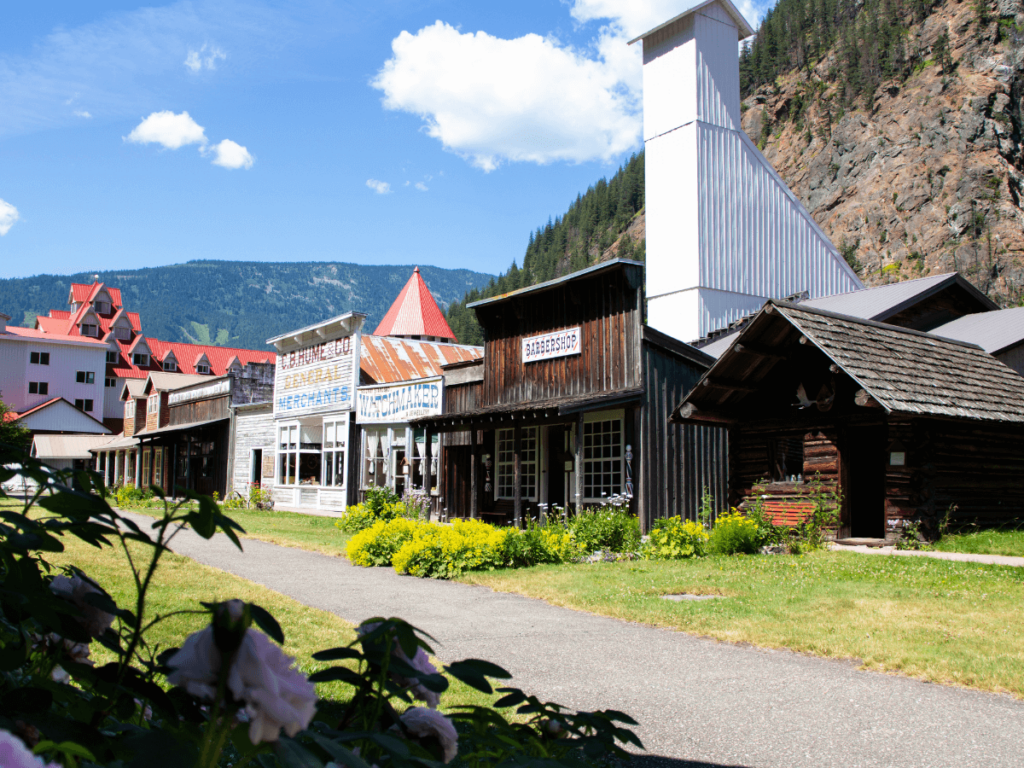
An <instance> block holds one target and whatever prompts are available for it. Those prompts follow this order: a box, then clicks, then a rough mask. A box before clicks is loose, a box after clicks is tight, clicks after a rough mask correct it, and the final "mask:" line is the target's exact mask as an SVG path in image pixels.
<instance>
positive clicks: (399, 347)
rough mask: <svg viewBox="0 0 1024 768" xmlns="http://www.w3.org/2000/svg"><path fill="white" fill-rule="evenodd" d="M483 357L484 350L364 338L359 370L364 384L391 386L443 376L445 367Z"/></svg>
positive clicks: (429, 342) (401, 340)
mask: <svg viewBox="0 0 1024 768" xmlns="http://www.w3.org/2000/svg"><path fill="white" fill-rule="evenodd" d="M483 356H484V348H483V347H470V346H466V345H463V344H445V343H442V342H438V341H415V340H413V339H396V338H394V337H393V336H376V335H374V336H363V341H362V350H361V352H360V355H359V370H360V372H361V373H362V374H363V376H362V377H361V378H363V379H364V381H365V380H366V379H369V380H370V382H372V383H374V384H390V383H392V382H395V381H411V380H412V379H422V378H426V377H428V376H439V375H440V374H441V366H442V365H447V364H448V363H459V362H465V361H467V360H476V359H478V358H481V357H483Z"/></svg>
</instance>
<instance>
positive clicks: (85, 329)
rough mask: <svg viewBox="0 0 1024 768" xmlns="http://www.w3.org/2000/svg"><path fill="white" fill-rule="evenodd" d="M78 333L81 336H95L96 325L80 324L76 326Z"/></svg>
mask: <svg viewBox="0 0 1024 768" xmlns="http://www.w3.org/2000/svg"><path fill="white" fill-rule="evenodd" d="M78 329H79V331H80V332H81V334H82V335H83V336H95V335H96V324H95V323H82V324H81V325H80V326H78Z"/></svg>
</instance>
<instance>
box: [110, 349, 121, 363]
mask: <svg viewBox="0 0 1024 768" xmlns="http://www.w3.org/2000/svg"><path fill="white" fill-rule="evenodd" d="M120 359H121V355H119V354H118V353H117V352H114V351H112V350H107V362H108V363H116V362H117V361H118V360H120Z"/></svg>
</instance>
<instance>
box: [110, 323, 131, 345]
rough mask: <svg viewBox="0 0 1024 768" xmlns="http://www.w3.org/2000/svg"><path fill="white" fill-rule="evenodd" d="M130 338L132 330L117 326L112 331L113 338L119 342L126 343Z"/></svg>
mask: <svg viewBox="0 0 1024 768" xmlns="http://www.w3.org/2000/svg"><path fill="white" fill-rule="evenodd" d="M131 337H132V329H131V328H125V327H124V326H123V325H119V326H117V327H116V328H115V329H114V338H115V339H119V340H121V341H128V340H129V339H131Z"/></svg>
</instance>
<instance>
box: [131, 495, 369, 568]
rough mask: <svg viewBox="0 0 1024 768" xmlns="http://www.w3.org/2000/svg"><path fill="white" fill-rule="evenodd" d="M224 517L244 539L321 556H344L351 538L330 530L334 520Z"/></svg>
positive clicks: (158, 511) (255, 514) (230, 512)
mask: <svg viewBox="0 0 1024 768" xmlns="http://www.w3.org/2000/svg"><path fill="white" fill-rule="evenodd" d="M126 511H129V512H138V513H140V514H143V515H151V516H153V517H156V516H158V515H162V514H163V509H162V508H158V507H130V508H127V509H126ZM224 514H226V515H227V516H228V517H230V518H231V519H233V520H234V521H235V522H237V523H238V524H239V525H240V526H242V527H243V528H245V534H244V538H247V539H257V540H259V541H266V542H269V543H270V544H280V545H281V546H283V547H297V548H299V549H306V550H309V551H310V552H320V553H321V554H324V555H334V556H337V557H344V556H345V545H346V544H348V540H349V539H350V538H352V535H351V534H348V533H345V532H344V531H341V530H339V529H338V528H336V527H335V526H334V523H335V522H336V520H337V518H335V517H315V516H313V515H302V514H299V513H297V512H275V511H269V512H261V511H257V510H248V509H226V510H224Z"/></svg>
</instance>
